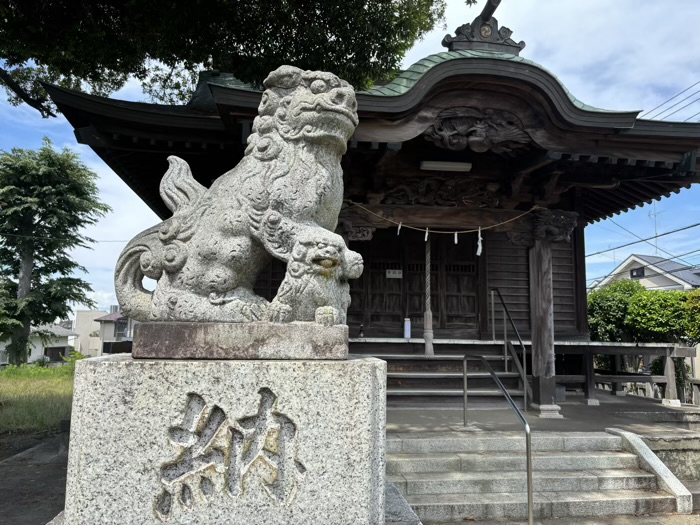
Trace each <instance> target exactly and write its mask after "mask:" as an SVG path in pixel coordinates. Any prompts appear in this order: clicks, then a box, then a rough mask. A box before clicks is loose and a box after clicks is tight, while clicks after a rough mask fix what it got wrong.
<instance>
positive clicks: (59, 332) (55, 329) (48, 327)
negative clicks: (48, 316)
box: [32, 324, 78, 337]
mask: <svg viewBox="0 0 700 525" xmlns="http://www.w3.org/2000/svg"><path fill="white" fill-rule="evenodd" d="M36 332H49V333H50V334H52V335H54V336H56V337H73V336H77V335H78V334H76V333H75V332H73V331H71V330H68V329H67V328H63V327H62V326H60V325H57V324H41V325H38V326H34V327H32V333H36Z"/></svg>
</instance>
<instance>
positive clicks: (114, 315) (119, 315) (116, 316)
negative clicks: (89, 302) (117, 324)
mask: <svg viewBox="0 0 700 525" xmlns="http://www.w3.org/2000/svg"><path fill="white" fill-rule="evenodd" d="M122 318H126V316H125V315H124V314H123V313H122V312H112V313H111V314H107V315H105V316H103V317H98V318H97V319H94V320H95V321H97V322H98V323H102V322H105V321H106V322H114V321H117V320H119V319H122Z"/></svg>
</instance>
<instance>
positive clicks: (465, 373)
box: [462, 355, 469, 427]
mask: <svg viewBox="0 0 700 525" xmlns="http://www.w3.org/2000/svg"><path fill="white" fill-rule="evenodd" d="M462 372H463V374H464V380H463V383H464V385H463V386H464V426H465V427H466V426H467V423H468V422H469V419H468V416H467V409H468V407H469V402H468V399H467V356H466V355H465V356H464V359H463V361H462Z"/></svg>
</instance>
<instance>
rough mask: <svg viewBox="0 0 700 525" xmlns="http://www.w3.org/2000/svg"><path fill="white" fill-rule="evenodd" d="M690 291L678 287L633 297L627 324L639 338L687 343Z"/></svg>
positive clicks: (634, 335) (641, 339) (637, 338)
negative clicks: (687, 307) (686, 303)
mask: <svg viewBox="0 0 700 525" xmlns="http://www.w3.org/2000/svg"><path fill="white" fill-rule="evenodd" d="M686 298H687V294H686V293H685V292H681V291H676V290H645V291H641V292H638V293H636V294H634V296H632V298H631V299H630V302H629V308H628V311H627V319H625V324H626V325H627V326H628V328H629V329H630V331H631V332H632V334H633V337H634V340H635V341H643V342H647V343H680V342H685V340H686V334H687V325H688V320H687V315H686V309H685V302H686Z"/></svg>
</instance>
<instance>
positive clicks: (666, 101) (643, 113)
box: [639, 80, 700, 118]
mask: <svg viewBox="0 0 700 525" xmlns="http://www.w3.org/2000/svg"><path fill="white" fill-rule="evenodd" d="M698 84H700V80H698V81H697V82H696V83H695V84H693V85H692V86H688V87H687V88H685V89H684V90H683V91H681V92H680V93H676V94H675V95H673V96H672V97H671V98H669V99H668V100H664V101H663V102H662V103H661V104H659V105H658V106H656V107H655V108H654V109H650V110H649V111H643V112H642V113H641V114H640V115H639V118H641V117H642V116H643V115H645V114H646V113H651V112H652V111H656V110H657V109H659V108H660V107H661V106H663V105H664V104H666V103H668V102H671V101H672V100H673V99H674V98H676V97H677V96H679V95H682V94H683V93H685V92H686V91H688V90H689V89H692V88H694V87H695V86H697V85H698Z"/></svg>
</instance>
